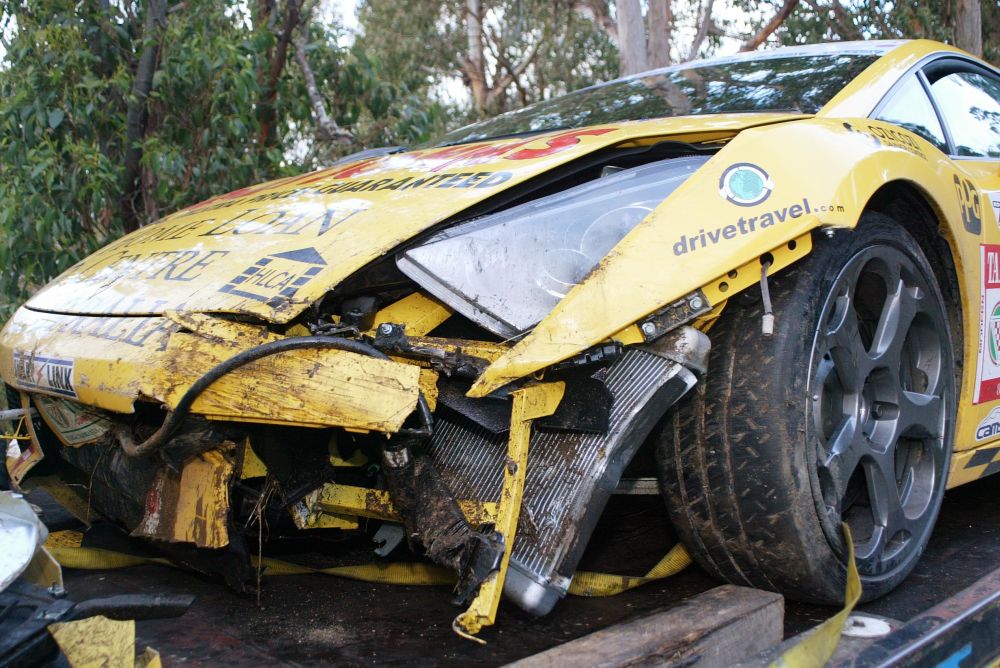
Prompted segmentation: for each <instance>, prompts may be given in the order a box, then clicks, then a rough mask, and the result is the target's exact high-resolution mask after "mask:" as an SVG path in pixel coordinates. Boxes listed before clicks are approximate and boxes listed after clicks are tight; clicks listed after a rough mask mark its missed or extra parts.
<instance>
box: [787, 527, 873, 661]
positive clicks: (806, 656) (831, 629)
mask: <svg viewBox="0 0 1000 668" xmlns="http://www.w3.org/2000/svg"><path fill="white" fill-rule="evenodd" d="M842 526H843V528H844V543H845V544H846V546H847V591H845V592H844V608H843V610H841V611H840V612H838V613H837V614H835V615H834V616H833V617H830V618H829V619H828V620H826V621H825V622H823V623H822V624H820V625H819V626H817V627H816V628H815V629H813V631H812V632H811V633H810V634H809V635H808V636H806V637H805V639H804V640H802V641H801V642H799V643H798V644H797V645H794V646H793V647H791V648H790V649H788V650H786V651H785V653H784V654H782V655H781V656H779V657H778V658H777V659H775V661H774V662H773V663H772V664H771V665H770V666H769V668H822V666H825V665H826V663H827V661H829V660H830V657H832V656H833V653H834V651H836V649H837V643H838V642H840V635H841V633H843V630H844V624H845V623H846V622H847V618H848V617H849V616H850V614H851V611H853V610H854V606H855V605H857V604H858V601H860V600H861V577H860V576H859V575H858V567H857V565H856V564H855V563H854V541H853V540H852V538H851V530H850V529H849V528H848V527H847V525H846V524H844V525H842Z"/></svg>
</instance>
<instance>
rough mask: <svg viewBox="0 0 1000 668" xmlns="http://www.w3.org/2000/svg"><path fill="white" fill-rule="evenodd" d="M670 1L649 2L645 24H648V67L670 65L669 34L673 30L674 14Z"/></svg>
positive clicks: (653, 0)
mask: <svg viewBox="0 0 1000 668" xmlns="http://www.w3.org/2000/svg"><path fill="white" fill-rule="evenodd" d="M670 2H671V0H649V9H648V10H647V11H646V22H647V23H648V24H649V50H648V52H647V54H646V55H647V57H648V58H649V66H650V67H666V66H667V65H669V64H670V60H671V58H670V33H671V31H672V30H673V29H674V12H673V8H672V7H671V6H670Z"/></svg>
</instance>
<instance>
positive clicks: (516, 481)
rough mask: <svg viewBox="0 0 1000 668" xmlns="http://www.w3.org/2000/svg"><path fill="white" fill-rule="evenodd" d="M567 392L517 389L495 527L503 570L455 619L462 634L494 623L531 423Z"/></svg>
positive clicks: (553, 386)
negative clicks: (500, 542)
mask: <svg viewBox="0 0 1000 668" xmlns="http://www.w3.org/2000/svg"><path fill="white" fill-rule="evenodd" d="M565 391H566V383H564V382H561V381H560V382H556V383H541V384H538V385H529V386H527V387H524V388H522V389H520V390H516V391H514V392H513V393H512V394H513V397H512V398H513V401H514V405H513V409H512V415H511V418H510V436H509V439H508V446H507V466H506V467H505V468H504V472H503V489H502V490H501V493H500V503H499V504H497V518H496V528H497V531H499V532H500V533H501V534H502V535H503V537H504V552H503V559H502V560H501V562H500V570H498V571H496V572H494V573H491V574H490V575H488V576H487V577H486V580H484V581H483V584H482V585H480V587H479V593H478V594H477V595H476V598H475V599H474V600H473V601H472V604H471V605H470V606H469V609H468V610H466V611H465V612H464V613H462V614H461V615H459V616H458V617H456V618H455V622H454V624H453V628H455V629H456V630H460V631H461V633H462V634H468V635H475V634H476V633H479V631H480V630H482V628H483V627H484V626H489V625H491V624H493V622H494V621H495V620H496V616H497V607H498V606H499V605H500V595H501V594H502V593H503V583H504V580H505V579H506V577H507V567H508V564H509V563H510V555H511V552H512V551H513V550H514V540H515V538H516V536H515V534H516V533H517V520H518V518H519V517H520V516H521V499H522V496H523V493H524V481H525V478H526V476H527V473H528V443H529V441H530V440H531V423H532V421H534V420H535V419H537V418H540V417H546V416H548V415H552V414H553V413H554V412H555V411H556V408H558V407H559V402H560V401H562V398H563V394H564V393H565Z"/></svg>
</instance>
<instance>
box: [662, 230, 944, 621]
mask: <svg viewBox="0 0 1000 668" xmlns="http://www.w3.org/2000/svg"><path fill="white" fill-rule="evenodd" d="M769 280H770V292H771V298H772V302H773V310H774V313H775V316H776V326H775V331H774V335H773V336H771V337H764V336H762V334H761V316H762V314H763V309H762V303H761V301H760V300H759V299H757V300H752V301H751V300H748V299H743V300H740V299H733V300H732V302H733V303H730V304H729V305H727V307H726V309H725V311H724V312H723V314H722V317H721V318H720V319H719V321H718V322H717V323H716V325H715V327H713V328H712V330H711V331H710V332H709V335H710V337H711V339H712V351H711V356H710V361H709V366H708V372H707V374H706V377H705V379H704V380H703V381H702V383H700V384H699V386H698V387H697V388H696V389H695V391H694V392H693V393H692V395H691V396H690V397H689V398H687V399H685V400H684V401H683V402H682V403H681V404H679V405H678V406H677V407H676V409H675V410H674V411H673V414H672V416H668V417H667V419H666V420H664V423H663V428H662V430H661V431H660V433H659V434H658V435H657V437H656V438H657V441H658V442H657V449H656V459H657V464H658V466H659V468H660V474H661V476H660V478H661V483H662V488H663V493H664V496H665V498H666V501H667V505H668V508H669V512H670V516H671V519H672V521H673V523H674V526H675V527H676V529H677V531H678V533H679V535H680V537H681V540H682V541H683V542H684V544H685V545H686V546H687V547H688V549H689V551H690V552H691V554H692V556H693V557H694V558H695V560H696V561H697V562H698V563H699V564H700V565H701V566H702V567H703V568H705V569H706V570H707V571H708V572H709V573H711V574H712V575H714V576H715V577H717V578H720V579H722V580H725V581H728V582H732V583H734V584H741V585H748V586H752V587H758V588H763V589H770V590H773V591H778V592H781V593H782V594H784V595H786V596H788V597H790V598H794V599H797V600H802V601H808V602H814V603H829V604H836V603H842V602H843V596H844V586H845V578H846V565H845V564H846V558H845V549H844V542H843V538H842V532H841V528H840V524H841V521H843V522H846V523H847V524H848V526H850V528H851V530H852V535H853V537H854V543H855V546H856V549H857V559H856V562H857V564H858V570H859V572H860V574H861V579H862V585H863V587H864V594H863V597H864V599H865V600H871V599H874V598H877V597H879V596H881V595H883V594H885V593H887V592H889V591H890V590H891V589H892V588H894V587H895V586H896V585H898V584H899V583H900V582H901V581H902V580H903V579H904V578H905V577H906V576H907V575H908V574H909V572H910V571H911V570H912V569H913V567H914V565H915V564H916V562H917V560H918V559H919V558H920V554H921V552H922V551H923V548H924V546H925V545H926V543H927V540H928V538H929V537H930V533H931V530H932V528H933V525H934V522H935V520H936V519H937V513H938V510H939V509H940V506H941V499H942V497H943V495H944V484H945V479H946V477H947V471H948V466H949V464H950V459H951V444H952V438H953V435H954V415H955V396H956V393H955V387H960V385H956V382H957V381H956V377H955V376H956V372H955V369H956V367H955V363H954V359H953V352H952V350H953V349H952V341H951V336H950V334H949V328H948V316H947V313H946V312H945V306H944V300H943V298H942V296H941V291H940V290H939V289H938V285H937V282H936V280H935V278H934V272H933V271H932V269H931V267H930V265H929V263H928V261H927V259H926V258H925V256H924V254H923V253H922V252H921V250H920V247H919V246H918V244H917V243H916V241H914V239H913V238H912V237H911V236H910V235H909V234H907V233H906V231H905V230H903V229H902V228H901V227H900V226H899V225H897V224H895V223H894V222H893V221H892V220H891V219H888V218H886V217H884V216H881V215H876V214H868V215H866V216H865V217H864V219H863V220H862V222H861V224H860V225H859V227H858V228H857V229H856V230H854V231H838V232H836V233H835V234H833V235H832V236H830V237H827V235H825V234H816V235H815V236H814V247H813V251H812V253H811V254H810V255H809V256H808V257H806V258H804V259H803V260H801V261H800V262H798V263H797V264H796V265H793V266H792V267H790V268H789V269H787V270H785V271H784V272H782V273H780V274H778V275H776V276H774V277H773V278H771V279H769ZM897 288H899V290H897ZM751 294H752V293H751ZM758 294H759V293H758ZM741 301H742V303H736V302H741ZM893 312H897V313H900V314H902V316H903V317H901V318H899V319H898V320H897V321H896V322H898V323H901V324H898V325H896V326H895V327H892V326H884V327H881V328H880V327H879V323H880V322H882V321H885V322H889V323H891V322H893V319H892V318H891V317H889V316H890V314H891V313H893ZM911 312H912V319H910V318H909V317H908V315H907V314H911ZM852 313H853V314H856V324H857V327H855V328H853V332H854V333H851V329H852V328H851V327H850V323H851V319H850V315H851V314H852ZM862 379H863V380H862ZM852 418H853V422H852ZM883 448H884V452H883ZM836 452H839V454H835V453H836ZM855 459H856V461H855ZM848 471H850V473H848ZM890 474H891V477H890ZM892 492H895V499H896V500H897V503H894V502H893V497H892V494H891V493H892Z"/></svg>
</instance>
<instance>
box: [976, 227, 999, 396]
mask: <svg viewBox="0 0 1000 668" xmlns="http://www.w3.org/2000/svg"><path fill="white" fill-rule="evenodd" d="M979 253H980V258H981V267H980V270H981V273H980V287H981V292H980V296H979V358H978V360H977V364H976V387H975V391H974V394H973V403H975V404H983V403H986V402H989V401H996V400H997V399H1000V246H997V245H992V244H983V245H981V246H980V247H979Z"/></svg>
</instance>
